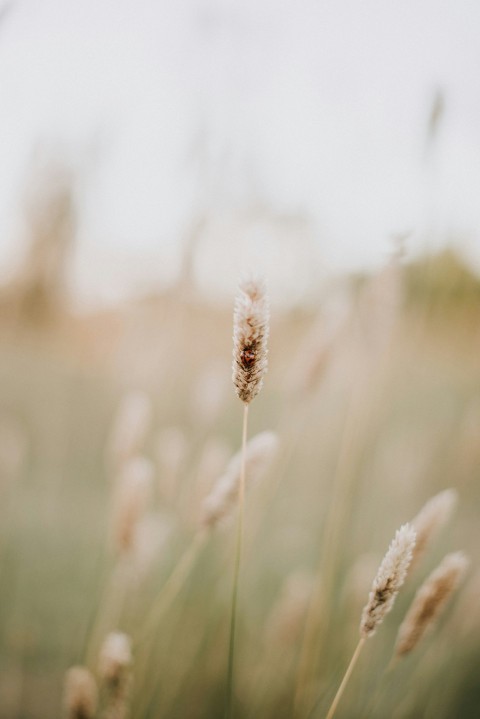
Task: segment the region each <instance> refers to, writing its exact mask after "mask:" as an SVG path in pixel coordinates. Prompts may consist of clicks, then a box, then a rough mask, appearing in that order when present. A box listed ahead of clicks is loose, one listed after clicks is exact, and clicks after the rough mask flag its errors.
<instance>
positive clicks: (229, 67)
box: [0, 0, 480, 300]
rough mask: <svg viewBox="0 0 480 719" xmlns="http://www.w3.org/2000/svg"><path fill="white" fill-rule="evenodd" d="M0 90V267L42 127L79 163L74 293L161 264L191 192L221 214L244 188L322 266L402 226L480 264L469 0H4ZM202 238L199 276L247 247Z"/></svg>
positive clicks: (367, 261)
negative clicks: (303, 228)
mask: <svg viewBox="0 0 480 719" xmlns="http://www.w3.org/2000/svg"><path fill="white" fill-rule="evenodd" d="M438 87H440V88H442V90H443V92H444V96H445V113H444V117H443V120H442V124H441V126H440V130H439V135H438V137H437V142H436V146H435V153H434V155H433V156H431V157H430V160H429V161H428V162H426V159H425V130H426V123H427V118H428V113H429V108H430V105H431V101H432V97H433V95H434V92H435V89H436V88H438ZM0 98H1V104H0V156H1V158H2V159H1V162H0V238H1V240H0V263H1V267H2V274H3V275H5V272H6V271H7V270H8V268H10V267H12V266H13V264H14V262H15V261H16V260H17V259H18V254H19V251H20V248H21V232H20V225H19V222H18V220H19V212H20V207H21V205H20V202H19V197H20V190H21V187H22V182H24V180H25V174H26V170H27V167H28V162H29V159H30V157H31V153H32V148H33V147H34V146H35V145H36V144H37V143H38V141H41V140H47V141H55V142H58V143H60V145H61V146H62V147H63V148H65V152H66V154H67V155H68V156H69V157H71V158H73V159H74V160H75V161H78V163H79V165H80V166H81V168H82V178H83V179H82V186H81V207H82V218H81V226H80V237H79V246H78V251H77V257H76V272H75V282H76V286H77V289H78V290H79V292H80V293H83V295H84V296H89V297H95V298H96V299H100V300H108V299H111V298H113V297H115V296H117V294H118V293H120V292H121V291H122V289H123V288H125V287H129V286H132V285H133V286H135V285H138V284H139V282H140V281H143V282H150V283H153V282H155V281H158V280H163V279H168V278H170V277H171V276H172V273H173V272H174V271H175V270H176V268H177V266H178V258H179V254H180V249H179V248H180V246H181V238H182V237H183V236H184V234H185V232H186V230H187V228H188V226H189V224H190V223H191V222H192V218H193V217H194V214H195V211H196V210H197V209H198V208H199V207H202V205H203V204H204V203H207V204H208V206H209V207H210V208H212V209H213V210H219V211H220V212H221V213H224V214H225V213H226V214H227V215H228V213H229V212H230V211H235V210H239V209H242V207H243V206H244V205H245V203H247V202H248V200H249V199H251V198H252V197H253V196H254V195H255V196H257V197H259V198H260V199H261V200H262V201H263V202H264V203H267V204H269V205H270V206H271V207H272V209H273V210H274V211H275V212H279V213H296V212H305V213H306V214H307V215H308V216H309V217H311V218H312V222H313V226H314V234H315V241H316V242H317V243H318V250H319V254H320V256H321V258H322V259H323V261H324V263H325V265H326V267H327V268H329V269H331V270H333V271H337V270H339V269H344V268H352V267H355V268H356V267H372V266H378V265H379V264H381V263H382V262H383V261H384V260H385V257H386V256H387V254H388V249H389V244H388V239H389V237H390V236H391V235H392V233H398V232H404V231H411V233H412V234H411V236H410V238H409V240H408V242H407V248H408V251H409V253H413V252H415V251H418V250H419V249H421V248H422V247H423V246H424V245H425V241H426V240H425V231H426V229H427V228H432V227H433V228H434V229H435V230H436V231H438V233H439V239H440V240H442V241H444V239H445V235H446V234H447V233H455V235H456V236H458V237H461V238H463V239H462V242H463V245H462V246H463V247H465V249H466V251H467V252H468V253H469V254H470V256H472V257H474V258H475V260H476V262H480V3H478V2H476V1H475V0H448V1H447V0H402V1H401V2H398V1H397V2H393V1H391V0H362V2H358V0H328V1H322V0H237V2H232V1H229V0H223V1H222V0H169V1H168V0H163V1H161V0H17V1H16V2H15V0H12V9H11V11H10V13H9V15H8V16H7V17H6V18H5V20H4V22H3V23H2V25H1V26H0ZM199 138H200V141H198V139H199ZM201 138H203V140H202V139H201ZM195 140H197V142H195ZM199 147H200V148H201V150H200V151H199V149H198V148H199ZM195 148H196V149H195ZM207 150H208V153H207V155H208V158H209V160H208V162H207V164H206V165H205V164H204V167H205V168H206V173H203V174H200V173H199V169H198V168H199V166H200V161H199V154H200V155H201V153H203V154H204V155H205V152H206V151H207ZM227 227H228V223H227ZM263 243H264V244H263ZM247 244H248V243H247ZM250 244H251V243H250ZM250 244H249V245H248V247H250ZM256 244H257V246H256V248H255V251H256V253H257V255H259V256H260V257H261V256H262V253H263V254H264V257H263V261H264V262H265V264H266V265H267V269H268V264H269V262H270V261H273V262H274V263H276V265H277V266H280V265H281V258H279V256H278V250H277V248H276V246H275V240H274V239H273V240H272V239H271V238H270V240H268V241H267V240H265V242H264V240H263V239H262V238H260V239H258V238H257V240H256ZM208 251H209V252H210V255H208ZM208 251H207V250H206V253H207V254H206V258H207V259H206V261H205V262H204V263H203V265H202V268H203V269H202V271H203V272H204V273H206V275H205V276H206V277H207V278H209V277H214V275H215V273H217V274H218V273H220V274H222V275H223V274H225V276H226V277H230V275H231V274H233V273H234V272H235V273H236V272H237V271H238V266H239V262H240V264H241V263H242V262H246V261H248V259H249V257H248V256H245V252H246V251H244V250H243V249H242V243H241V242H239V241H238V238H235V239H234V238H233V236H232V235H229V234H228V231H226V233H225V237H224V239H223V248H222V251H221V252H219V253H218V254H216V253H215V251H213V250H208ZM248 252H250V250H248ZM248 252H247V255H248ZM290 254H291V250H290ZM272 258H273V259H272ZM215 262H217V266H216V267H215V273H214V272H213V268H214V265H215ZM295 271H296V272H297V273H298V271H299V270H298V268H297V269H296V270H295ZM209 273H210V274H209ZM299 279H300V281H301V280H302V278H301V277H300V278H299Z"/></svg>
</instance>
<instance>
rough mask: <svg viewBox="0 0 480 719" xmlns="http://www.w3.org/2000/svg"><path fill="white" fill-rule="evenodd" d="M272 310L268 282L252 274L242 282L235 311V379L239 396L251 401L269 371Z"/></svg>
mask: <svg viewBox="0 0 480 719" xmlns="http://www.w3.org/2000/svg"><path fill="white" fill-rule="evenodd" d="M268 333H269V310H268V301H267V296H266V289H265V282H264V281H263V280H260V279H256V278H250V279H247V280H243V281H242V282H241V283H240V285H239V292H238V295H237V298H236V301H235V310H234V315H233V375H232V379H233V383H234V385H235V390H236V392H237V395H238V397H239V399H241V400H242V402H243V403H244V404H250V402H251V401H252V399H254V398H255V397H256V396H257V394H258V393H259V392H260V390H261V389H262V387H263V378H264V375H265V372H266V371H267V341H268Z"/></svg>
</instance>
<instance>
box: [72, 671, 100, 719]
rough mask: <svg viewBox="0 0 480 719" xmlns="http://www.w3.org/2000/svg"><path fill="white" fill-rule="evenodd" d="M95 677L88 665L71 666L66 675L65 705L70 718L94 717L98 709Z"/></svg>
mask: <svg viewBox="0 0 480 719" xmlns="http://www.w3.org/2000/svg"><path fill="white" fill-rule="evenodd" d="M97 704H98V691H97V685H96V683H95V679H94V678H93V676H92V674H91V673H90V672H89V670H88V669H87V668H86V667H81V666H75V667H71V668H70V669H69V670H68V671H67V673H66V675H65V694H64V706H65V713H66V716H67V717H68V719H93V717H94V716H95V713H96V711H97Z"/></svg>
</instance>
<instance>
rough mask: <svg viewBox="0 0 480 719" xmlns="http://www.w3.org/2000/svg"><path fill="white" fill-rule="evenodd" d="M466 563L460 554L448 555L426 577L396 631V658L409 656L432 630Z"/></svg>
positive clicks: (465, 569)
mask: <svg viewBox="0 0 480 719" xmlns="http://www.w3.org/2000/svg"><path fill="white" fill-rule="evenodd" d="M468 565H469V560H468V559H467V557H466V556H465V555H464V554H463V552H452V553H451V554H447V556H446V557H445V558H444V559H443V561H442V562H441V563H440V564H439V566H438V567H437V568H436V569H434V570H433V572H432V573H431V574H430V575H429V576H428V577H427V579H426V580H425V581H424V583H423V584H422V586H421V587H420V589H419V590H418V592H417V593H416V595H415V598H414V600H413V602H412V604H411V606H410V609H409V610H408V612H407V615H406V617H405V619H404V620H403V622H402V624H401V626H400V629H399V630H398V637H397V645H396V650H395V652H396V655H397V656H399V657H403V656H405V655H406V654H409V652H411V651H412V650H413V649H415V647H416V646H417V644H418V642H419V641H420V640H421V639H422V637H423V636H424V634H425V632H427V631H428V630H429V629H431V628H432V627H433V625H434V623H435V622H436V620H437V619H438V617H439V616H440V614H441V613H442V612H443V610H444V609H445V607H446V605H447V603H448V600H449V599H450V597H451V596H452V594H453V592H454V591H455V589H456V588H457V587H458V585H459V584H460V582H461V581H462V579H463V577H464V575H465V572H466V571H467V568H468Z"/></svg>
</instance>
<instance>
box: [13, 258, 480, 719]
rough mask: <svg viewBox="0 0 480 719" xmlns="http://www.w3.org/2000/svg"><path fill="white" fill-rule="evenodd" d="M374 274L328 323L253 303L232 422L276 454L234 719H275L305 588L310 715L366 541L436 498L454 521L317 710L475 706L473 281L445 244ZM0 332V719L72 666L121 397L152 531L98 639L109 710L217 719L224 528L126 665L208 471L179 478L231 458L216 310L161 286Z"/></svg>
mask: <svg viewBox="0 0 480 719" xmlns="http://www.w3.org/2000/svg"><path fill="white" fill-rule="evenodd" d="M389 272H391V268H390V269H389V268H387V271H385V272H384V273H383V274H382V275H380V276H379V277H366V278H362V279H359V280H357V281H355V282H350V283H349V284H348V293H347V296H348V311H347V313H346V315H345V318H343V319H342V320H341V322H339V323H338V325H335V331H333V332H330V331H329V330H328V327H329V322H330V319H331V318H329V317H328V315H327V312H326V310H325V307H323V306H319V307H311V306H310V307H308V308H301V307H297V308H295V309H292V310H285V309H280V308H276V307H275V305H274V306H272V310H271V313H272V328H271V343H270V354H269V357H270V370H269V373H268V375H267V379H266V384H265V388H264V390H263V392H262V394H261V395H260V396H259V398H258V399H256V400H255V403H254V405H252V411H251V426H250V430H249V432H250V435H251V436H253V435H254V434H256V433H257V432H260V431H262V430H265V429H268V430H273V431H275V432H277V433H278V435H279V438H280V456H279V457H278V458H277V460H276V462H275V463H274V465H273V467H272V469H271V471H270V472H269V475H268V477H267V478H266V479H265V480H264V481H263V482H262V483H259V485H258V486H255V487H253V488H252V489H251V491H249V493H248V500H247V511H246V517H247V520H246V521H247V524H246V548H245V556H244V562H243V568H242V576H241V588H240V605H239V606H240V609H239V612H240V615H239V617H240V619H239V636H238V657H237V690H236V717H237V718H238V719H240V718H243V717H245V718H247V717H262V719H263V718H265V719H268V718H269V717H271V718H272V719H273V718H274V717H275V719H279V718H280V719H281V718H282V717H285V719H286V718H287V717H292V716H294V714H293V712H294V709H293V703H294V697H295V693H296V691H298V682H299V662H300V657H301V648H302V646H303V642H304V635H303V631H304V626H305V617H306V615H307V612H308V604H309V601H311V596H312V587H317V590H318V587H320V590H319V594H318V597H320V599H319V601H318V602H317V603H316V604H315V609H314V611H315V612H316V613H317V614H318V617H317V618H316V622H315V626H316V627H317V630H318V631H317V636H316V637H315V638H314V639H313V644H312V646H313V655H312V661H311V662H310V664H309V667H308V671H307V678H308V683H307V686H306V690H307V694H308V697H307V700H306V701H307V704H308V701H311V700H313V698H315V697H317V696H320V697H321V700H320V703H319V705H318V710H317V713H315V714H314V716H319V717H320V716H322V715H324V714H325V712H326V710H327V708H328V706H329V703H330V702H331V699H332V697H333V694H334V693H335V690H336V688H337V686H338V683H339V681H340V679H341V677H342V674H343V672H344V670H345V667H346V664H347V663H348V660H349V658H350V656H351V653H352V651H353V648H354V646H355V644H356V641H357V636H358V623H359V619H360V613H361V610H362V607H363V605H364V604H365V601H366V598H367V595H368V591H369V588H370V584H371V581H372V578H373V575H374V573H375V570H376V566H378V563H379V561H380V560H381V558H382V556H383V554H384V552H385V549H386V547H387V546H388V542H389V541H390V539H391V537H392V536H393V534H394V531H395V529H396V528H397V527H399V526H400V525H401V524H402V523H403V522H405V521H407V520H409V519H411V518H412V516H414V515H415V514H416V513H417V512H418V510H419V509H420V508H421V506H422V505H423V504H424V502H425V501H426V500H428V499H429V498H430V497H431V496H432V495H434V494H435V493H436V492H438V491H440V490H442V489H445V488H447V487H453V488H455V489H456V490H457V491H458V493H459V504H458V507H457V510H456V513H455V515H454V517H453V519H452V521H451V522H450V524H449V526H448V527H447V528H446V530H445V531H444V532H443V533H442V534H441V536H440V537H439V538H438V540H437V541H436V542H435V543H434V545H433V546H432V547H431V548H430V550H429V552H428V554H427V556H426V557H425V558H424V560H423V561H422V563H421V565H420V566H419V567H418V568H416V570H415V572H414V574H413V575H412V576H411V577H410V578H409V580H408V582H407V585H406V587H405V591H403V592H402V593H401V594H400V596H399V598H398V601H397V604H396V606H395V609H394V611H393V613H392V614H391V615H390V616H389V617H388V619H387V621H386V622H385V624H384V625H383V626H382V627H381V630H379V632H378V634H377V635H376V636H375V637H374V638H373V639H372V640H371V642H370V641H369V643H368V646H367V648H366V650H365V653H364V656H363V657H362V660H361V662H360V664H359V667H358V671H357V672H356V674H355V676H354V677H353V679H352V682H351V684H350V685H349V688H348V691H347V692H346V694H345V697H344V699H343V700H342V704H341V706H340V708H339V711H338V716H339V717H344V718H345V719H347V718H351V719H357V718H358V719H360V718H361V717H362V718H363V717H365V718H367V717H375V718H378V719H385V717H395V718H403V717H405V718H407V717H412V718H413V717H425V718H429V717H436V718H439V719H441V718H442V717H443V718H445V719H446V718H447V717H448V718H452V717H462V718H465V719H469V718H471V719H474V717H478V716H479V715H480V684H479V682H478V664H479V660H480V609H479V604H478V593H479V591H480V574H479V568H478V559H477V557H478V546H479V544H480V525H479V522H478V517H479V510H480V483H479V481H478V477H479V472H480V442H479V438H480V384H479V379H480V289H479V288H480V282H479V281H478V280H477V279H476V278H475V275H473V274H471V273H470V272H469V271H468V269H467V268H466V267H465V266H463V265H462V264H461V262H460V261H459V260H458V259H457V258H456V256H455V255H454V254H453V253H446V254H445V255H441V256H438V257H436V258H431V259H429V260H428V261H427V260H425V261H418V262H416V263H413V264H409V265H406V266H402V265H399V266H396V267H395V270H394V273H396V274H394V277H393V278H392V276H391V274H389ZM234 289H235V288H232V295H233V292H234ZM3 324H4V326H3V329H2V330H1V332H0V408H1V414H0V466H1V468H0V471H1V484H0V493H1V501H0V515H1V518H0V575H1V579H0V582H1V587H2V590H1V602H0V698H1V699H0V717H1V718H2V719H12V718H13V717H15V719H20V718H21V719H37V718H39V719H40V718H43V717H47V716H48V717H51V718H53V717H60V716H61V715H62V692H63V680H64V674H65V672H66V670H67V669H68V668H69V667H70V666H71V665H72V664H77V663H82V662H84V661H85V653H86V651H87V647H88V643H89V636H90V634H91V630H92V626H93V624H94V621H95V616H96V612H97V609H98V607H99V605H100V604H101V602H102V596H103V595H104V592H105V586H106V584H107V583H108V578H109V576H110V574H111V572H112V568H113V566H114V556H113V553H112V550H111V545H110V543H109V527H110V518H111V504H112V491H113V490H112V483H113V481H114V478H112V471H111V466H110V465H109V461H108V454H107V447H108V442H109V438H110V436H111V431H112V426H113V423H114V420H115V416H116V414H117V412H118V408H119V406H120V404H121V401H122V398H123V397H124V396H125V395H126V394H127V393H128V392H130V391H142V392H144V393H146V395H147V396H148V397H149V398H150V400H151V402H152V406H153V418H152V421H151V424H150V426H149V429H148V433H147V436H146V441H145V446H144V447H143V448H142V454H143V455H144V456H146V457H148V458H149V459H150V460H151V461H152V462H154V465H155V469H156V472H155V490H154V494H153V497H152V499H151V510H150V511H151V512H153V513H155V514H154V516H155V519H156V521H158V522H159V523H163V526H164V528H165V533H164V535H163V537H162V539H161V541H159V542H158V545H157V544H155V542H153V540H152V550H153V551H152V556H149V557H148V562H147V560H146V562H147V565H148V566H147V569H146V570H145V571H142V572H140V571H139V573H138V575H135V578H134V581H133V582H132V586H131V588H130V590H129V592H128V597H127V601H126V606H125V609H124V611H123V613H122V617H121V626H120V627H110V628H111V629H121V630H122V631H125V632H127V633H129V634H130V635H131V636H132V638H133V642H134V664H133V693H132V713H131V716H132V717H134V718H135V719H137V718H138V719H140V718H142V719H146V718H147V717H152V719H153V717H159V718H160V717H165V718H170V717H172V718H173V717H179V718H180V717H182V718H192V719H196V718H197V717H198V718H200V717H207V716H208V717H211V718H212V717H222V716H223V710H224V691H225V673H226V656H227V643H228V615H229V602H230V590H231V580H232V562H233V544H234V535H235V531H234V524H232V525H231V526H228V527H226V528H225V529H223V530H221V531H218V532H215V533H214V534H213V536H212V537H211V538H210V539H209V540H208V542H207V544H206V546H205V548H204V549H203V551H202V552H201V553H200V556H199V557H198V560H197V562H196V563H195V565H194V567H193V570H192V572H191V574H190V575H189V576H188V578H187V581H186V583H185V586H184V587H183V588H182V589H181V591H180V594H179V596H178V598H177V600H176V601H175V603H174V604H173V606H172V607H171V608H170V609H169V610H168V613H167V615H166V616H165V617H163V618H162V621H161V622H159V624H158V626H157V627H156V629H155V632H154V636H153V635H152V636H153V639H154V642H153V653H152V655H151V657H150V658H149V659H148V661H147V662H146V663H145V661H143V659H142V657H143V654H142V652H143V651H144V647H143V645H142V643H141V642H140V641H139V640H138V641H137V640H136V635H137V632H138V631H139V627H140V626H141V623H142V620H143V618H144V617H145V616H146V614H147V613H148V611H149V609H150V608H151V606H152V604H153V603H154V602H155V597H156V595H157V593H158V591H159V590H160V589H161V587H162V585H163V583H164V582H165V580H166V577H167V576H168V575H169V573H170V572H171V571H172V568H174V567H175V564H176V563H177V562H178V561H179V558H180V557H181V556H182V553H183V551H184V550H185V548H186V547H188V546H189V544H190V542H191V539H192V537H193V534H194V531H195V527H196V523H197V522H198V517H199V506H200V504H201V501H202V499H203V497H204V496H205V493H206V492H207V491H208V488H209V487H211V486H212V484H213V482H214V481H215V479H216V478H217V476H216V474H217V475H218V474H220V473H221V471H222V466H220V467H219V469H217V470H216V474H215V471H213V470H211V472H210V476H200V474H201V472H200V468H201V467H202V466H203V467H204V468H205V466H207V464H208V463H207V462H206V459H205V453H206V452H207V449H208V448H209V451H210V452H211V456H212V457H213V458H214V459H213V460H212V462H211V463H210V464H211V467H212V468H213V469H215V461H214V460H215V458H216V460H218V461H217V464H219V465H221V459H222V457H226V458H227V459H228V457H229V456H230V455H231V454H233V453H234V452H236V451H237V450H238V447H239V444H240V431H241V405H240V403H239V401H238V400H237V398H236V397H235V394H234V391H233V388H232V387H231V382H230V374H231V370H230V364H231V360H230V358H231V334H232V328H231V308H230V307H229V306H224V305H221V304H214V303H212V302H207V301H206V300H204V299H202V297H201V296H197V295H195V294H194V293H192V294H191V295H190V296H189V297H188V298H187V297H185V296H184V295H183V294H182V292H174V291H172V292H171V293H169V294H168V295H164V296H162V297H158V298H150V299H148V300H144V301H138V302H137V303H131V304H130V305H128V306H124V307H119V308H118V309H117V310H112V311H109V312H108V313H105V314H103V315H102V314H96V315H95V316H93V315H92V316H83V317H78V316H75V315H73V314H71V313H68V312H67V311H66V310H63V311H61V312H60V313H59V314H58V316H55V317H53V319H49V320H44V322H43V324H42V323H38V322H37V320H36V321H35V323H33V324H31V325H29V324H28V322H26V321H25V318H24V319H22V320H19V319H18V317H16V318H15V320H14V321H13V320H9V319H4V322H3ZM316 338H318V340H320V342H317V344H315V342H316ZM322 342H323V343H324V344H323V345H322ZM319 347H320V348H321V349H319ZM320 351H321V352H322V353H323V354H322V356H321V357H320V361H319V362H318V366H317V367H314V368H313V369H312V367H311V360H312V358H314V354H315V352H320ZM309 372H310V373H311V376H310V375H309V374H308V373H309ZM309 376H310V381H309V382H307V385H306V386H302V385H305V382H306V379H307V378H308V377H309ZM202 393H203V394H202ZM212 398H213V399H212ZM212 447H216V450H214V449H212ZM205 472H206V470H205ZM205 472H203V474H205ZM206 475H208V472H206ZM332 517H333V519H332ZM457 549H463V550H465V552H466V553H467V554H468V555H469V556H470V558H471V560H472V565H471V569H470V572H469V576H468V579H467V581H466V583H465V585H464V586H463V587H462V588H461V590H460V591H459V593H458V596H456V597H455V599H454V601H453V602H452V604H451V606H450V607H449V609H448V611H447V612H446V614H445V616H444V617H443V618H442V620H441V622H440V624H439V626H438V627H437V628H436V629H435V631H434V632H433V633H432V634H431V636H429V637H428V638H427V639H426V640H425V641H424V642H423V643H422V644H421V645H420V646H419V647H418V650H416V651H415V652H414V653H413V654H412V656H411V657H410V658H408V659H407V660H405V661H404V662H403V663H402V665H401V666H399V667H398V668H397V669H396V670H395V672H393V673H392V674H390V675H388V676H384V675H383V670H384V668H385V667H386V665H387V664H388V662H389V660H390V657H391V653H392V648H393V644H394V640H395V635H396V631H397V629H398V625H399V623H400V622H401V620H402V618H403V616H404V614H405V611H406V609H407V607H408V605H409V602H410V601H411V598H412V596H413V594H414V591H415V589H416V588H417V587H418V585H419V583H420V582H421V581H422V579H423V578H424V577H425V576H426V575H427V574H428V572H429V571H430V570H431V569H432V568H433V567H434V566H435V565H436V564H437V563H438V561H440V559H441V558H442V556H443V555H444V554H445V553H446V552H448V551H453V550H457ZM322 587H323V589H322ZM93 668H95V667H93ZM146 697H148V701H147V700H146ZM304 699H305V698H304Z"/></svg>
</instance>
